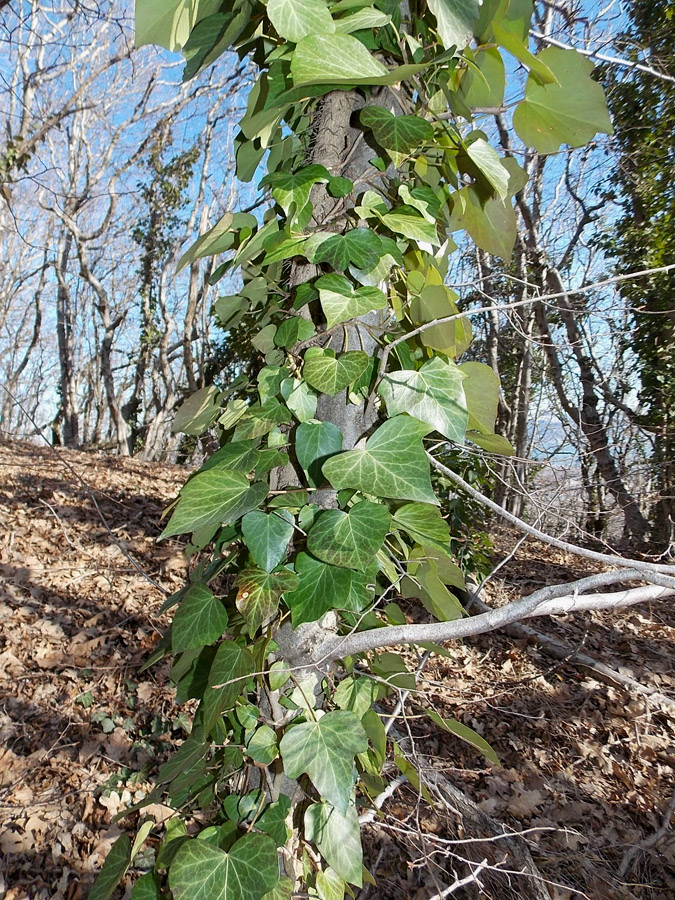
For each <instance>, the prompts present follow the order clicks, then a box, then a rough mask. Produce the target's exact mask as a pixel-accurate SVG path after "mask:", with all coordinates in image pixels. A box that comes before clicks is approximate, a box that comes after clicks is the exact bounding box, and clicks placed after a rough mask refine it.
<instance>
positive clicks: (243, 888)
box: [169, 834, 279, 900]
mask: <svg viewBox="0 0 675 900" xmlns="http://www.w3.org/2000/svg"><path fill="white" fill-rule="evenodd" d="M278 880H279V864H278V862H277V848H276V847H275V846H274V841H273V840H272V839H271V838H269V837H267V835H264V834H247V835H245V836H244V837H243V838H240V839H239V840H238V841H237V842H236V843H235V844H234V845H233V846H232V847H231V848H230V851H229V853H225V852H224V851H223V850H220V849H219V848H218V847H213V846H212V845H211V844H208V843H207V842H206V841H199V840H192V841H188V842H187V843H185V844H183V846H182V847H181V848H180V850H179V851H178V853H177V854H176V858H175V859H174V861H173V863H172V865H171V867H170V869H169V887H170V888H171V891H172V892H173V895H174V897H175V898H176V900H261V898H262V897H263V895H264V894H266V893H268V892H269V891H271V890H273V888H274V887H275V885H276V884H277V882H278Z"/></svg>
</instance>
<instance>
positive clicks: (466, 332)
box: [410, 284, 471, 356]
mask: <svg viewBox="0 0 675 900" xmlns="http://www.w3.org/2000/svg"><path fill="white" fill-rule="evenodd" d="M456 299H457V294H455V293H454V292H453V291H451V290H450V288H448V287H446V286H445V285H444V284H431V285H428V286H427V287H425V288H423V289H422V291H421V292H420V294H419V295H418V296H417V297H414V298H413V300H412V303H411V304H410V317H411V319H412V320H413V322H414V323H415V324H416V325H427V324H429V323H431V322H435V321H436V319H445V318H448V317H450V316H458V315H459V309H458V308H457V304H456V303H455V300H456ZM419 339H420V340H421V341H422V343H423V344H424V346H425V347H431V348H432V350H440V352H441V353H444V354H445V355H446V356H460V355H461V354H462V353H464V351H465V350H466V349H467V348H468V347H469V344H470V343H471V323H470V322H469V320H468V319H467V318H466V317H460V318H457V319H454V320H453V321H450V322H439V323H438V324H437V325H431V326H430V327H429V328H426V329H425V330H424V331H423V332H422V333H421V334H420V336H419Z"/></svg>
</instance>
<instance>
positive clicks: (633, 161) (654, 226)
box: [603, 0, 675, 550]
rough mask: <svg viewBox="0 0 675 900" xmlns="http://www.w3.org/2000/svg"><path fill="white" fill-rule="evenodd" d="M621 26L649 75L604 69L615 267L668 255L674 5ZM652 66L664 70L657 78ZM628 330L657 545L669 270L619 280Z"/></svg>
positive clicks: (674, 500) (672, 341) (668, 381)
mask: <svg viewBox="0 0 675 900" xmlns="http://www.w3.org/2000/svg"><path fill="white" fill-rule="evenodd" d="M626 13H627V15H628V17H629V20H630V27H629V28H628V29H627V30H626V32H625V34H624V35H623V36H622V38H621V39H620V41H619V46H620V48H621V49H622V50H623V52H624V54H625V56H626V58H627V59H629V60H633V61H635V62H648V63H649V66H650V67H651V68H652V69H654V70H656V72H655V73H654V72H645V71H642V70H640V69H637V68H624V69H616V68H611V69H610V68H607V69H606V71H605V75H604V77H603V80H604V82H605V84H606V85H607V92H608V101H609V106H610V109H611V112H612V115H613V119H614V126H615V138H614V143H615V145H616V147H617V149H618V152H619V158H618V164H617V168H616V172H615V175H614V177H613V182H614V184H615V185H616V191H615V193H616V195H617V201H618V203H619V204H620V206H621V209H622V214H621V216H620V218H619V219H618V221H617V222H616V223H614V224H613V225H612V234H611V237H610V238H608V239H607V240H606V242H605V246H606V248H607V250H608V252H609V253H610V254H611V255H612V256H614V257H615V258H616V259H617V260H618V262H619V265H620V271H624V272H625V271H634V272H635V271H640V270H644V269H651V268H656V267H658V266H665V265H668V264H669V263H672V262H673V260H675V225H674V223H675V156H674V154H673V133H675V74H674V73H675V49H674V48H675V11H674V10H673V7H672V4H671V3H669V2H668V0H654V2H651V0H649V2H647V0H631V2H629V3H628V4H627V5H626ZM659 73H661V74H662V76H663V77H658V76H659ZM621 292H622V294H623V297H624V298H625V300H626V302H627V303H628V304H629V307H630V314H631V318H632V323H633V329H632V333H631V336H630V338H629V342H630V346H631V347H632V349H633V351H634V352H635V354H636V357H637V361H638V367H639V371H640V378H641V388H640V400H641V403H642V404H643V409H644V412H643V413H642V415H641V416H640V422H641V424H642V425H644V426H645V427H646V428H647V429H648V430H649V431H650V432H652V433H653V436H654V437H653V456H652V468H653V479H654V483H655V485H656V487H657V492H658V499H657V501H656V504H655V507H654V509H653V510H652V533H653V537H654V538H655V540H656V541H657V542H658V544H659V546H660V547H661V548H662V549H664V550H665V549H668V548H669V547H670V548H672V546H673V543H674V542H675V311H674V310H675V306H674V304H673V279H672V275H671V273H669V272H668V273H662V274H659V275H655V276H653V277H650V278H649V279H636V280H635V281H629V282H626V283H624V284H623V286H622V288H621Z"/></svg>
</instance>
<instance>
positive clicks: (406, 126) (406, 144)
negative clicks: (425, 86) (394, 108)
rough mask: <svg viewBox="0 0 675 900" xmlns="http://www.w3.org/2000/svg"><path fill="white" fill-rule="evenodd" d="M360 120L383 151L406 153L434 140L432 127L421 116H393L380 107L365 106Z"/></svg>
mask: <svg viewBox="0 0 675 900" xmlns="http://www.w3.org/2000/svg"><path fill="white" fill-rule="evenodd" d="M360 119H361V124H362V125H365V126H366V128H370V130H371V131H372V132H373V136H374V137H375V140H376V141H377V143H378V144H379V145H380V146H381V147H384V149H385V150H395V151H396V152H397V153H408V152H409V151H410V150H415V149H416V148H417V147H419V146H420V144H424V143H425V142H427V141H433V139H434V129H433V126H432V125H431V123H430V122H427V120H426V119H423V118H422V117H421V116H395V115H394V114H393V113H392V112H389V110H388V109H384V108H383V107H381V106H366V107H365V109H362V110H361V116H360Z"/></svg>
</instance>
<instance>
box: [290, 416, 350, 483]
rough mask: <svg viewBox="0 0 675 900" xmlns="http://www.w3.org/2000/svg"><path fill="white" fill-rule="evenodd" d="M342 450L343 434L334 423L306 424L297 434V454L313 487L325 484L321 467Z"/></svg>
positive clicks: (301, 426)
mask: <svg viewBox="0 0 675 900" xmlns="http://www.w3.org/2000/svg"><path fill="white" fill-rule="evenodd" d="M341 450H342V432H341V431H340V429H339V428H338V427H337V426H336V425H333V424H332V422H316V423H313V422H312V423H306V424H303V425H300V427H299V428H298V429H297V431H296V433H295V454H296V456H297V458H298V462H299V463H300V465H301V466H302V468H303V469H304V471H305V473H306V474H307V480H308V481H309V484H310V486H311V487H319V486H320V485H321V484H323V482H324V481H325V478H324V477H323V475H322V473H321V467H322V466H323V464H324V462H326V460H328V459H330V457H331V456H334V455H335V454H336V453H339V452H340V451H341Z"/></svg>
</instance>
